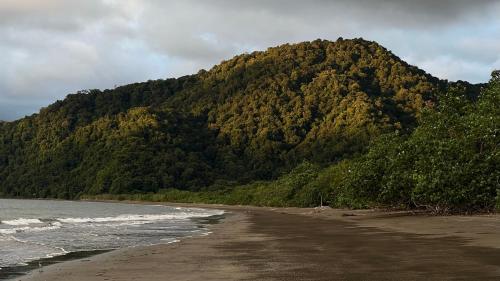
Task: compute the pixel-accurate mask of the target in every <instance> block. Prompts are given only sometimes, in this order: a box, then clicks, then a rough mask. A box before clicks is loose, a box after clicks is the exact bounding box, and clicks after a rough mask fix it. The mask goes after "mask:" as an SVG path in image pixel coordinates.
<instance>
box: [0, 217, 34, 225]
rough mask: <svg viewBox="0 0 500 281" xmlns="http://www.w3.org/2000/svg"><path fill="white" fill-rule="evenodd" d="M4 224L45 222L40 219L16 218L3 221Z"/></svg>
mask: <svg viewBox="0 0 500 281" xmlns="http://www.w3.org/2000/svg"><path fill="white" fill-rule="evenodd" d="M1 223H3V224H8V225H30V224H40V223H43V222H42V221H41V220H39V219H24V218H20V219H15V220H6V221H1Z"/></svg>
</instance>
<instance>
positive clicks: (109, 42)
mask: <svg viewBox="0 0 500 281" xmlns="http://www.w3.org/2000/svg"><path fill="white" fill-rule="evenodd" d="M498 14H500V2H498V1H465V0H441V1H428V0H426V1H410V0H399V1H396V0H358V1H348V0H336V1H326V0H310V1H298V0H274V1H271V0H267V1H265V0H254V1H234V0H233V1H230V0H211V1H203V0H183V1H161V0H148V1H139V0H86V1H76V0H73V1H71V0H45V1H38V0H23V1H18V0H3V1H2V2H1V3H0V36H1V38H2V41H1V42H0V52H1V53H2V56H0V64H1V65H2V66H3V67H2V68H1V69H0V119H13V118H18V117H20V116H23V115H24V114H31V113H33V112H36V111H37V109H38V108H39V107H40V106H41V105H47V104H48V103H50V102H52V101H54V100H56V99H61V98H63V97H64V96H65V95H66V94H68V93H70V92H75V91H77V90H79V89H85V88H109V87H113V85H116V84H125V83H130V82H137V81H143V80H147V79H156V78H165V77H172V76H179V75H184V74H189V73H194V72H196V71H197V70H198V69H200V68H210V67H211V66H212V65H213V64H216V63H218V62H220V61H221V60H223V59H228V58H230V57H232V56H233V55H236V54H238V53H241V52H249V51H253V50H259V49H265V48H267V47H269V46H274V45H278V44H282V43H286V42H299V41H304V40H314V39H316V38H324V39H332V40H335V39H336V38H337V37H339V36H343V37H346V38H350V37H364V38H366V39H369V40H375V41H378V42H380V43H381V44H383V45H384V46H386V47H387V48H389V49H391V50H393V52H394V53H396V54H397V55H399V56H401V57H402V58H403V59H405V60H407V61H409V62H410V63H412V64H415V65H417V66H419V67H421V68H423V69H425V70H426V71H428V72H430V73H431V74H433V75H436V76H438V77H440V78H446V79H450V80H457V79H462V80H469V81H472V82H482V81H486V80H487V79H488V75H489V72H490V71H491V70H492V69H493V68H499V67H500V55H499V54H500V52H499V51H500V47H499V46H500V42H499V40H498V38H500V19H498V16H497V15H498Z"/></svg>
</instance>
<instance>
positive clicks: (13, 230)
mask: <svg viewBox="0 0 500 281" xmlns="http://www.w3.org/2000/svg"><path fill="white" fill-rule="evenodd" d="M59 228H61V223H60V222H53V223H51V224H50V225H48V226H39V227H29V226H24V227H15V228H3V229H0V234H4V235H11V234H16V233H20V232H41V231H48V230H55V229H59Z"/></svg>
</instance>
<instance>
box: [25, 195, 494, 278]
mask: <svg viewBox="0 0 500 281" xmlns="http://www.w3.org/2000/svg"><path fill="white" fill-rule="evenodd" d="M183 205H185V204H183ZM197 206H199V207H200V206H201V207H209V208H214V207H215V208H218V209H225V210H227V211H228V213H227V215H226V218H225V219H224V220H223V221H222V222H221V223H219V224H216V225H212V226H210V228H211V231H212V232H213V233H211V234H210V235H208V236H203V237H196V238H189V239H185V240H183V241H181V242H179V243H174V244H170V245H157V246H151V247H140V248H129V249H123V250H118V251H113V252H109V253H105V254H101V255H97V256H94V257H90V258H85V259H80V260H74V261H68V262H64V263H60V264H55V265H50V266H48V267H44V268H43V269H42V271H43V272H39V271H34V272H32V273H31V274H30V275H28V276H25V277H24V278H22V279H21V278H18V279H16V280H31V281H39V280H40V281H42V280H54V281H58V280H61V281H62V280H64V281H72V280H74V281H83V280H116V281H118V280H175V281H177V280H500V234H498V233H500V232H498V231H499V230H500V223H499V222H500V217H499V216H498V215H490V216H471V217H463V216H450V217H430V216H422V215H419V216H408V214H406V213H386V212H378V211H355V212H352V211H345V210H331V209H320V210H318V209H296V208H286V209H271V208H254V207H229V206H205V205H197ZM497 234H498V235H497Z"/></svg>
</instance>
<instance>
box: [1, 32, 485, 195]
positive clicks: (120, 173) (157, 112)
mask: <svg viewBox="0 0 500 281" xmlns="http://www.w3.org/2000/svg"><path fill="white" fill-rule="evenodd" d="M450 88H462V89H463V90H464V92H465V94H466V96H467V97H468V98H469V99H471V100H474V99H475V98H476V97H477V95H478V89H479V86H474V85H470V84H468V83H466V82H458V83H449V82H447V81H442V80H439V79H437V78H435V77H432V76H431V75H429V74H427V73H425V72H424V71H422V70H420V69H418V68H417V67H414V66H411V65H409V64H407V63H405V62H404V61H402V60H401V59H399V58H398V57H397V56H395V55H394V54H392V53H391V52H390V51H388V50H387V49H385V48H383V47H382V46H380V45H379V44H377V43H375V42H370V41H365V40H363V39H353V40H344V39H342V38H339V39H338V40H337V41H335V42H331V41H325V40H316V41H313V42H303V43H299V44H285V45H282V46H278V47H274V48H269V49H268V50H266V51H262V52H254V53H251V54H243V55H239V56H236V57H234V58H233V59H231V60H228V61H224V62H222V63H221V64H219V65H217V66H214V67H213V68H212V69H210V70H208V71H205V70H201V71H199V72H198V73H197V74H194V75H190V76H185V77H181V78H178V79H166V80H156V81H148V82H144V83H135V84H130V85H126V86H121V87H118V88H116V89H112V90H104V91H100V90H88V91H82V92H79V93H76V94H72V95H68V96H67V98H66V99H64V100H63V101H58V102H56V103H54V104H52V105H50V106H48V107H47V108H43V109H42V110H41V111H40V113H39V114H35V115H32V116H29V117H26V118H23V119H20V120H17V121H14V122H4V123H0V194H2V195H3V196H22V197H56V198H78V197H79V196H81V195H82V194H102V193H111V194H124V193H146V192H158V191H159V190H163V189H167V188H175V189H180V190H189V191H199V190H207V188H208V189H209V190H220V189H224V188H226V187H231V186H235V185H240V184H248V183H252V182H255V181H259V180H272V179H276V178H278V177H279V176H280V175H283V174H284V173H286V172H288V171H291V170H292V169H293V168H295V167H297V166H298V165H300V164H301V163H303V162H304V161H307V162H308V163H312V164H314V165H319V167H325V166H327V165H329V164H332V163H337V162H338V161H341V160H343V159H348V158H352V157H355V156H356V155H361V154H363V153H364V152H366V151H367V149H368V144H369V143H370V142H371V141H373V140H374V139H377V138H378V137H379V136H380V135H383V134H386V133H391V132H399V133H400V134H409V133H411V132H412V131H413V130H414V129H415V127H417V125H418V124H419V120H420V118H421V115H422V112H424V111H425V110H426V109H432V108H434V107H436V106H437V104H438V103H439V99H440V96H441V95H442V94H443V93H445V92H446V91H448V90H449V89H450Z"/></svg>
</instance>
